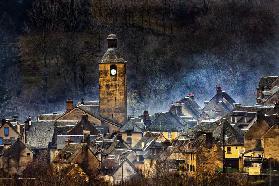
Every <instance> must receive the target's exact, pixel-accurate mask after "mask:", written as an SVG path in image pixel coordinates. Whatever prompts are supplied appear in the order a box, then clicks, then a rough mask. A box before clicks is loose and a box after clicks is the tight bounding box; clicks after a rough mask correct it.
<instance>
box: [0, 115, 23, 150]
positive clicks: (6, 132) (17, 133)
mask: <svg viewBox="0 0 279 186" xmlns="http://www.w3.org/2000/svg"><path fill="white" fill-rule="evenodd" d="M23 128H24V127H23ZM23 130H24V129H22V127H21V125H19V126H18V125H17V122H15V126H14V125H13V124H12V123H11V122H10V121H8V120H6V119H3V120H2V123H1V127H0V146H4V148H7V147H9V146H11V145H12V144H14V143H15V142H16V140H17V139H18V138H19V139H21V140H24V136H25V135H24V132H23Z"/></svg>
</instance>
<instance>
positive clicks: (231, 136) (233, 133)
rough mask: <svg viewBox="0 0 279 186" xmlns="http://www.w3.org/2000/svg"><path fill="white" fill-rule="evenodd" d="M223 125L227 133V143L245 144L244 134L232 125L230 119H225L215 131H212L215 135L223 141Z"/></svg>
mask: <svg viewBox="0 0 279 186" xmlns="http://www.w3.org/2000/svg"><path fill="white" fill-rule="evenodd" d="M223 127H225V128H224V134H225V145H243V144H244V136H243V134H242V132H241V131H240V130H239V129H237V128H234V127H232V126H231V125H230V124H229V122H228V121H226V120H225V121H223V122H222V124H220V125H218V126H217V127H216V128H215V129H214V131H213V132H212V134H213V137H214V138H215V139H218V140H219V141H222V138H223Z"/></svg>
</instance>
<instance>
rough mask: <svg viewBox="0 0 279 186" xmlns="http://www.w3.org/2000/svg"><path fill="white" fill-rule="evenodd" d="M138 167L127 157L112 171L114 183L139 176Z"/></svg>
mask: <svg viewBox="0 0 279 186" xmlns="http://www.w3.org/2000/svg"><path fill="white" fill-rule="evenodd" d="M138 175H139V174H138V172H137V168H136V167H135V166H134V164H133V163H131V162H130V161H129V160H128V159H125V160H124V161H123V162H122V163H121V164H120V165H119V166H118V167H117V168H116V169H115V171H114V172H113V173H112V177H113V183H114V184H120V183H123V182H125V181H128V180H130V179H132V178H133V177H135V176H138Z"/></svg>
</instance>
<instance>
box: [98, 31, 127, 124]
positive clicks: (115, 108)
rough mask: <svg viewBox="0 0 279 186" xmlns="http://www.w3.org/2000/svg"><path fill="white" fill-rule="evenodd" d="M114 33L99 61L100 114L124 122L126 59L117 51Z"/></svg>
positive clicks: (117, 121) (125, 113) (125, 108)
mask: <svg viewBox="0 0 279 186" xmlns="http://www.w3.org/2000/svg"><path fill="white" fill-rule="evenodd" d="M110 42H117V39H116V36H115V35H113V34H112V35H109V37H108V44H109V46H108V47H109V48H108V50H107V52H106V53H105V54H104V56H103V58H102V60H101V62H100V63H99V102H100V107H99V109H100V116H101V117H103V118H105V119H108V120H111V121H114V122H116V123H119V124H124V122H125V121H126V118H127V85H126V84H127V82H126V61H125V60H124V59H123V58H122V57H120V55H119V54H118V52H117V48H116V47H117V46H115V45H110Z"/></svg>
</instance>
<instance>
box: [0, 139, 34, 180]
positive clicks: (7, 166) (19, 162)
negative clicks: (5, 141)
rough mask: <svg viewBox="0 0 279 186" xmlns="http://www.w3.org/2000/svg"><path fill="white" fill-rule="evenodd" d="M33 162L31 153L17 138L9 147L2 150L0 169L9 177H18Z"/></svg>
mask: <svg viewBox="0 0 279 186" xmlns="http://www.w3.org/2000/svg"><path fill="white" fill-rule="evenodd" d="M32 161H33V152H32V151H31V150H30V149H29V148H27V147H26V146H25V144H24V143H23V142H22V141H21V140H20V139H19V138H18V139H17V140H16V141H15V142H14V143H13V144H12V145H11V146H10V147H8V148H7V149H3V151H2V153H1V156H0V168H1V169H2V170H4V172H7V173H9V174H10V175H16V174H17V175H20V174H22V172H23V171H24V170H25V168H26V167H27V166H28V165H29V164H30V163H31V162H32Z"/></svg>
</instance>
